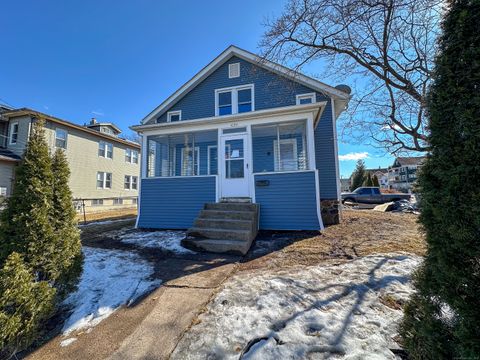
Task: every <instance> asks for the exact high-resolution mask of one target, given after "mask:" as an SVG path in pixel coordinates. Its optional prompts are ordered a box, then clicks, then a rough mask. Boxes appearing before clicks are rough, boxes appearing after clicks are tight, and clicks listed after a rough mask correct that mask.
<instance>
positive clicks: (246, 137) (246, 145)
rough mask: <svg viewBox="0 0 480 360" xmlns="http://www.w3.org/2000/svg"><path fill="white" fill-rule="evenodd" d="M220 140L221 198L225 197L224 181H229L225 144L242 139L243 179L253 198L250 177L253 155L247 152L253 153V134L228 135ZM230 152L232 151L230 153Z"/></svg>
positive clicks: (219, 174)
mask: <svg viewBox="0 0 480 360" xmlns="http://www.w3.org/2000/svg"><path fill="white" fill-rule="evenodd" d="M219 138H220V140H219V143H218V144H219V145H218V146H219V147H218V148H219V149H220V151H219V152H218V161H219V167H218V176H219V182H220V186H219V190H220V197H224V193H223V191H224V190H223V187H224V184H223V182H224V179H226V180H228V179H227V178H226V169H225V163H226V159H225V151H224V146H225V142H226V141H228V140H236V139H242V140H243V159H242V160H243V169H244V173H243V175H244V176H243V179H245V182H246V184H247V191H248V194H247V195H248V197H250V198H252V188H251V181H250V177H252V176H253V175H252V168H251V165H250V160H251V156H252V155H251V154H248V153H247V151H251V141H250V139H251V134H250V133H249V132H247V133H238V134H226V135H221V136H220V137H219ZM229 152H230V151H229Z"/></svg>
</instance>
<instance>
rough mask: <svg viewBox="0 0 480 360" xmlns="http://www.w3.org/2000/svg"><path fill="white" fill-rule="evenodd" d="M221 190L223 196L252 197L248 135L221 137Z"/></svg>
mask: <svg viewBox="0 0 480 360" xmlns="http://www.w3.org/2000/svg"><path fill="white" fill-rule="evenodd" d="M220 139H221V140H220V151H219V154H220V181H221V184H220V190H221V194H222V197H250V191H249V178H250V169H249V164H248V159H249V158H250V156H249V154H248V146H247V141H248V136H247V135H246V134H244V135H224V136H222V137H221V138H220Z"/></svg>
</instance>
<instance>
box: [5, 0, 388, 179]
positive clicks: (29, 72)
mask: <svg viewBox="0 0 480 360" xmlns="http://www.w3.org/2000/svg"><path fill="white" fill-rule="evenodd" d="M284 2H285V1H283V0H262V1H258V0H244V1H243V2H242V5H241V6H238V3H235V2H230V1H224V0H222V1H220V0H214V1H210V0H205V1H193V0H192V1H187V0H177V1H154V0H135V1H127V0H116V1H113V0H112V1H107V0H96V1H92V0H83V1H60V0H57V1H53V0H42V1H37V0H35V1H34V0H31V1H22V0H17V1H8V2H7V1H3V2H2V6H1V8H2V14H4V15H7V16H2V25H1V26H0V38H1V39H2V55H1V56H0V102H2V103H8V104H10V105H12V106H15V107H30V108H33V109H36V110H38V111H42V112H45V113H48V114H51V115H54V116H57V117H60V118H63V119H66V120H69V121H72V122H76V123H80V124H83V123H84V122H87V121H89V119H90V118H91V117H96V118H97V119H99V120H102V121H113V122H115V123H116V124H117V125H118V126H120V128H122V129H123V130H124V131H125V132H128V130H127V128H128V126H130V125H133V124H136V123H138V122H139V121H140V120H141V119H142V118H143V117H144V116H145V115H146V114H147V113H149V112H150V111H151V110H152V109H153V108H154V107H156V106H157V105H158V104H160V102H162V101H163V100H164V99H165V98H166V97H167V96H169V95H170V94H171V93H172V92H174V91H175V90H176V89H177V88H178V87H179V86H181V85H182V84H183V83H184V82H185V81H187V80H188V79H190V78H191V77H192V76H193V75H195V73H196V72H197V71H199V70H200V69H201V68H202V67H203V66H205V65H206V64H207V63H208V62H210V61H211V60H212V59H213V58H214V57H215V56H217V55H218V54H219V53H220V52H221V51H223V50H224V49H225V48H226V47H227V46H228V45H230V44H234V45H237V46H239V47H241V48H244V49H246V50H250V51H252V52H257V50H258V47H257V45H258V42H259V40H260V38H261V35H262V34H263V32H264V27H263V25H262V24H263V23H264V22H265V19H266V18H269V17H270V18H271V17H275V16H276V15H278V14H280V12H281V10H282V7H283V4H284ZM319 66H321V65H320V64H314V65H312V66H310V67H309V68H308V71H311V72H312V73H319V72H320V71H321V69H317V68H316V67H319ZM320 80H322V79H320ZM347 83H348V79H347ZM332 85H336V84H332ZM339 153H340V156H341V159H344V160H341V161H340V172H341V175H342V176H349V175H350V173H351V172H352V170H353V168H354V167H355V160H348V159H356V158H359V157H365V161H366V164H367V166H368V167H378V166H382V167H383V166H388V165H390V164H391V163H392V158H391V157H389V156H384V155H383V152H382V151H378V150H377V149H375V148H372V147H370V146H366V145H358V144H353V141H351V139H349V138H345V137H342V138H341V139H340V142H339Z"/></svg>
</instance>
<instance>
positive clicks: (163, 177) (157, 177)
mask: <svg viewBox="0 0 480 360" xmlns="http://www.w3.org/2000/svg"><path fill="white" fill-rule="evenodd" d="M212 176H217V175H191V176H188V175H182V176H151V177H147V178H145V179H142V180H150V179H185V178H187V179H190V178H194V177H212Z"/></svg>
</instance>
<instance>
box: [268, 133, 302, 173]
mask: <svg viewBox="0 0 480 360" xmlns="http://www.w3.org/2000/svg"><path fill="white" fill-rule="evenodd" d="M279 141H280V143H279ZM282 144H292V145H293V157H294V159H295V161H296V167H297V170H298V158H297V146H298V145H297V139H295V138H291V139H274V140H273V168H274V169H275V171H277V172H280V171H282V170H279V167H280V165H281V164H282V159H281V156H282V152H281V151H280V146H281V145H282ZM279 145H280V146H279ZM279 151H280V153H278V152H279ZM279 161H280V163H279ZM297 170H287V171H297Z"/></svg>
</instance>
